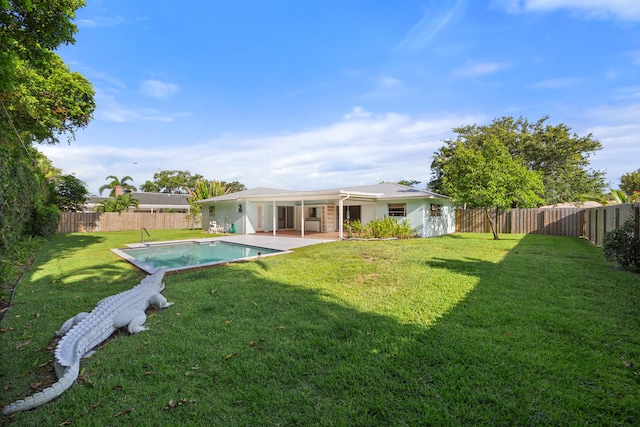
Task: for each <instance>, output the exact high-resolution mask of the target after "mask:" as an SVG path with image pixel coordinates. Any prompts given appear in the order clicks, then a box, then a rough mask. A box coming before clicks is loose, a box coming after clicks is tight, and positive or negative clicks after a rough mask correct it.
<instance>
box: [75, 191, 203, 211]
mask: <svg viewBox="0 0 640 427" xmlns="http://www.w3.org/2000/svg"><path fill="white" fill-rule="evenodd" d="M129 194H131V197H133V198H134V199H136V200H138V203H139V204H140V206H139V209H151V208H153V209H189V208H190V206H191V205H190V204H189V200H188V198H189V196H188V195H186V194H169V193H145V192H131V193H129ZM106 199H111V197H103V196H89V197H88V198H87V201H86V203H85V205H86V206H87V207H92V206H95V205H97V204H98V203H100V202H102V201H103V200H106Z"/></svg>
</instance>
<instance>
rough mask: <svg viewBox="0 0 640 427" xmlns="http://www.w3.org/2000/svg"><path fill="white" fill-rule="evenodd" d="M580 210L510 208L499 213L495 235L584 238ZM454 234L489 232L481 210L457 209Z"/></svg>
mask: <svg viewBox="0 0 640 427" xmlns="http://www.w3.org/2000/svg"><path fill="white" fill-rule="evenodd" d="M584 210H585V209H583V208H539V209H511V210H508V211H500V212H499V213H498V220H497V225H496V226H497V230H498V233H521V234H546V235H554V236H572V237H579V236H582V235H584ZM456 231H457V232H459V233H490V232H491V226H490V224H489V220H488V219H487V216H486V214H485V211H484V209H458V210H457V211H456Z"/></svg>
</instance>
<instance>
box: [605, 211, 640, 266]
mask: <svg viewBox="0 0 640 427" xmlns="http://www.w3.org/2000/svg"><path fill="white" fill-rule="evenodd" d="M638 221H640V218H639V217H632V218H630V219H628V220H627V221H626V222H625V223H624V224H623V225H622V227H620V228H617V229H615V230H613V231H611V232H609V233H607V234H605V236H604V240H603V242H602V250H603V254H604V258H605V259H606V260H607V261H614V262H616V263H617V264H618V265H619V266H620V268H622V269H623V270H627V271H631V272H634V273H640V239H638V237H637V234H636V235H634V232H635V230H637V229H638Z"/></svg>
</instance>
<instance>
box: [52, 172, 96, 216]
mask: <svg viewBox="0 0 640 427" xmlns="http://www.w3.org/2000/svg"><path fill="white" fill-rule="evenodd" d="M52 183H53V188H54V191H55V201H56V205H57V206H58V209H60V210H61V211H67V212H82V210H83V209H84V204H85V202H86V200H87V195H88V194H89V190H88V189H87V184H86V183H85V182H84V181H82V180H80V179H78V178H76V177H75V176H73V175H60V176H58V177H56V178H55V179H54V180H53V181H52Z"/></svg>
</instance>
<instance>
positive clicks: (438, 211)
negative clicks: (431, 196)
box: [430, 205, 442, 216]
mask: <svg viewBox="0 0 640 427" xmlns="http://www.w3.org/2000/svg"><path fill="white" fill-rule="evenodd" d="M430 214H431V216H442V206H441V205H431V209H430Z"/></svg>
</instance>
